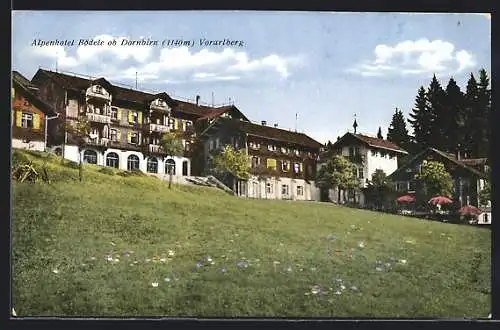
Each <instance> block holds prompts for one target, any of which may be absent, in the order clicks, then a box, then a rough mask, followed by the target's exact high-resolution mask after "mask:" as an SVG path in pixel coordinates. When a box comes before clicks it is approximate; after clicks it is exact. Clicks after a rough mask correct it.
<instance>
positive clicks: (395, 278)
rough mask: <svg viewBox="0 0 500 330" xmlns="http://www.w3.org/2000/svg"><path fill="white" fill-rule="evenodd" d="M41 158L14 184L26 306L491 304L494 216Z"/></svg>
mask: <svg viewBox="0 0 500 330" xmlns="http://www.w3.org/2000/svg"><path fill="white" fill-rule="evenodd" d="M22 154H24V155H25V156H26V157H28V158H30V159H32V160H33V161H34V162H35V164H39V165H41V164H42V161H43V157H45V154H35V153H28V152H22ZM47 167H48V169H49V174H50V177H51V179H52V183H51V184H44V183H36V184H30V183H16V182H13V184H12V185H13V187H12V239H13V247H12V276H13V282H12V302H13V306H14V308H15V310H16V313H17V315H18V316H19V317H23V316H79V317H85V316H125V317H127V316H134V317H135V316H197V317H249V316H251V317H356V318H358V317H370V318H395V317H405V318H406V317H409V318H416V317H425V318H434V317H445V318H448V317H472V318H484V317H486V316H487V315H488V314H489V313H490V306H491V279H490V277H491V269H490V268H491V267H490V264H491V260H490V245H491V232H490V230H489V229H485V228H478V227H473V226H464V225H453V224H444V223H439V222H432V221H426V220H418V219H415V218H406V217H402V216H395V215H388V214H383V213H376V212H371V211H364V210H357V209H351V208H346V207H341V206H335V205H331V204H327V203H319V202H290V201H267V200H246V199H241V198H236V197H233V196H230V195H228V194H227V193H224V192H222V191H221V190H217V189H213V188H203V187H196V186H179V185H173V187H172V189H168V188H167V186H168V183H167V182H166V181H161V180H159V179H157V178H152V177H145V176H136V175H133V176H127V177H124V176H120V175H118V174H117V173H116V171H106V172H105V173H103V172H102V170H100V169H101V168H100V167H97V166H92V165H88V166H85V170H84V181H83V182H81V183H80V182H78V170H77V169H75V168H72V166H68V165H66V166H62V165H60V160H59V159H58V158H57V157H55V156H51V157H50V158H49V160H48V161H47ZM73 167H74V166H73Z"/></svg>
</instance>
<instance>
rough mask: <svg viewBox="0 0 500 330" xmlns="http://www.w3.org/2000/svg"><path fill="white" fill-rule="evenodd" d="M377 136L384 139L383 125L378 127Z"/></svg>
mask: <svg viewBox="0 0 500 330" xmlns="http://www.w3.org/2000/svg"><path fill="white" fill-rule="evenodd" d="M377 138H379V139H381V140H383V139H384V136H383V135H382V127H380V126H379V127H378V133H377Z"/></svg>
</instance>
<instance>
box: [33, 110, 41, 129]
mask: <svg viewBox="0 0 500 330" xmlns="http://www.w3.org/2000/svg"><path fill="white" fill-rule="evenodd" d="M33 129H40V115H39V114H37V113H34V114H33Z"/></svg>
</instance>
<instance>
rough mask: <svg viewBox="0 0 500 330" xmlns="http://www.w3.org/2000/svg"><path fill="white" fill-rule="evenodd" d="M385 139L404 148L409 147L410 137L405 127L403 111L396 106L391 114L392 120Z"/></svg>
mask: <svg viewBox="0 0 500 330" xmlns="http://www.w3.org/2000/svg"><path fill="white" fill-rule="evenodd" d="M387 140H388V141H391V142H392V143H394V144H396V145H398V146H400V147H401V148H403V149H405V150H407V149H408V148H409V145H410V137H409V135H408V129H407V128H406V122H405V117H404V114H403V112H402V111H401V110H399V109H398V108H396V111H395V112H394V114H393V115H392V120H391V123H390V125H389V128H388V130H387Z"/></svg>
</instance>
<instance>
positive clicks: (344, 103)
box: [12, 11, 491, 143]
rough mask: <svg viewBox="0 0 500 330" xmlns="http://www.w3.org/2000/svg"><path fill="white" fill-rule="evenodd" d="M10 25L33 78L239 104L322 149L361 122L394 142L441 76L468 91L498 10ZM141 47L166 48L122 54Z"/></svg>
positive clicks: (148, 16) (40, 15) (15, 19)
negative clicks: (399, 124) (396, 124)
mask: <svg viewBox="0 0 500 330" xmlns="http://www.w3.org/2000/svg"><path fill="white" fill-rule="evenodd" d="M12 25H13V28H12V40H13V43H12V68H13V70H16V71H19V72H20V73H21V74H23V75H25V76H26V77H27V78H28V79H31V78H32V77H33V75H34V74H35V73H36V71H37V70H38V68H40V67H42V68H45V69H50V70H55V69H56V65H57V69H58V70H59V71H61V72H74V73H78V74H86V75H90V76H92V77H105V78H106V79H108V80H109V81H111V82H114V83H122V84H126V85H129V86H130V87H132V88H135V85H136V77H137V87H138V89H141V90H145V91H154V92H160V91H163V92H166V93H167V94H169V95H171V96H172V97H174V98H175V97H177V98H181V99H183V98H185V99H190V100H193V101H194V99H195V98H196V95H199V96H200V101H201V102H205V103H209V104H212V102H213V104H215V105H218V104H224V103H228V102H234V104H235V105H236V106H237V107H238V108H239V109H240V110H241V111H242V112H243V113H244V114H246V116H247V117H248V118H249V119H250V120H252V121H254V122H259V123H260V122H261V121H262V120H266V121H267V123H268V124H269V125H272V124H274V123H277V124H278V126H279V127H281V128H286V129H297V131H299V132H304V133H306V134H307V135H309V136H311V137H313V138H315V139H317V140H318V141H319V142H321V143H326V142H327V141H328V140H331V141H332V142H334V141H335V140H336V139H337V137H338V136H342V135H343V134H345V133H346V132H347V131H352V124H353V120H354V115H356V120H357V123H358V125H359V126H358V133H365V134H370V135H375V134H377V131H378V128H379V127H382V132H383V134H384V136H385V134H386V132H387V127H388V126H389V123H390V120H391V118H392V115H393V113H394V110H395V108H396V107H397V108H398V109H400V110H402V111H403V113H405V114H408V113H409V112H410V111H411V108H412V107H413V105H414V101H415V96H416V94H417V90H418V88H419V87H420V86H422V85H423V86H424V87H427V86H428V85H429V83H430V80H431V79H432V76H433V74H436V77H437V78H438V80H439V81H440V82H441V84H442V85H443V87H445V86H446V84H447V82H448V80H449V79H450V77H453V78H454V79H455V80H456V81H457V83H458V84H459V86H460V87H461V88H462V90H465V86H466V82H467V79H468V78H469V76H470V74H471V73H474V74H475V75H476V76H477V72H478V71H479V69H481V68H485V69H486V70H487V72H488V73H490V72H491V70H490V67H491V16H490V15H488V14H451V13H450V14H448V13H442V14H410V13H333V12H271V11H269V12H267V11H266V12H258V11H252V12H250V11H176V12H166V11H154V12H152V11H151V12H148V11H135V12H119V11H115V12H105V11H101V12H100V11H87V12H85V11H57V12H56V11H14V12H13V14H12ZM81 39H82V40H91V41H101V43H102V44H103V45H101V46H100V45H80V46H79V45H78V43H79V42H80V40H81ZM141 39H142V40H144V41H147V40H151V41H154V40H156V41H157V42H158V44H157V45H154V44H153V45H131V44H130V43H129V44H127V45H123V46H122V43H123V42H129V41H140V40H141ZM224 39H227V40H230V41H233V43H232V44H221V42H218V41H222V40H224ZM38 40H42V41H44V42H46V41H52V40H58V41H64V40H68V41H71V40H74V45H67V46H64V45H48V46H40V44H41V43H39V42H38ZM174 40H182V41H185V43H183V44H177V45H175V44H172V41H174ZM34 41H37V42H38V43H37V44H36V45H34ZM113 41H116V43H117V45H116V46H113V45H112V44H111V45H108V42H111V43H112V42H113ZM210 41H214V42H212V43H211V44H210ZM136 72H137V75H136ZM410 131H411V130H410Z"/></svg>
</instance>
